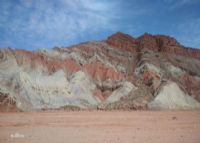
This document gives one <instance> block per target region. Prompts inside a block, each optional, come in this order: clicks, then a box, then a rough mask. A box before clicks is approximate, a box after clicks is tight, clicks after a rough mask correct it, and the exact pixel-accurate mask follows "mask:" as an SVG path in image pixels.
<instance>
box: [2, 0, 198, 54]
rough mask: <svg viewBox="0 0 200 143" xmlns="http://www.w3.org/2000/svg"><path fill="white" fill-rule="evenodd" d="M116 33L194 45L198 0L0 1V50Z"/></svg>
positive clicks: (65, 43) (66, 43) (68, 42)
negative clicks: (161, 36) (159, 36)
mask: <svg viewBox="0 0 200 143" xmlns="http://www.w3.org/2000/svg"><path fill="white" fill-rule="evenodd" d="M118 31H120V32H123V33H127V34H130V35H132V36H133V37H138V36H140V35H142V34H143V33H145V32H147V33H151V34H164V35H170V36H172V37H175V38H176V39H177V40H178V41H179V42H180V43H181V44H183V45H185V46H188V47H194V48H200V0H0V48H5V47H12V48H22V49H27V50H36V49H39V48H52V47H55V46H62V47H67V46H70V45H73V44H78V43H81V42H85V41H92V40H103V39H106V38H107V37H108V36H110V35H112V34H113V33H115V32H118Z"/></svg>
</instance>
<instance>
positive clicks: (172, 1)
mask: <svg viewBox="0 0 200 143" xmlns="http://www.w3.org/2000/svg"><path fill="white" fill-rule="evenodd" d="M164 2H165V3H167V4H168V5H169V6H170V8H171V9H174V8H180V7H182V6H185V5H188V4H195V3H196V2H199V0H164Z"/></svg>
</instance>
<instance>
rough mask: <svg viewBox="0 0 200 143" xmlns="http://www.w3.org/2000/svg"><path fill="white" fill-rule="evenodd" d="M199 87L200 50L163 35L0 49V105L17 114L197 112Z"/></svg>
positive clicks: (121, 35) (199, 97) (199, 100)
mask: <svg viewBox="0 0 200 143" xmlns="http://www.w3.org/2000/svg"><path fill="white" fill-rule="evenodd" d="M199 87H200V50H198V49H192V48H186V47H184V46H183V45H181V44H180V43H178V42H177V41H176V40H175V39H174V38H172V37H169V36H164V35H151V34H148V33H145V34H144V35H142V36H140V37H138V38H134V37H132V36H130V35H127V34H123V33H120V32H118V33H115V34H113V35H111V36H110V37H108V39H107V40H104V41H92V42H86V43H82V44H79V45H75V46H71V47H66V48H61V47H55V48H53V49H40V50H37V51H34V52H30V51H26V50H19V49H16V50H14V49H10V48H5V49H0V99H1V101H0V104H1V106H3V105H5V103H10V102H11V103H15V104H14V105H13V106H15V107H17V108H18V109H19V110H22V111H32V110H41V109H56V108H62V107H64V108H67V107H69V108H70V107H78V108H82V109H88V108H92V109H125V110H127V109H164V110H168V109H170V110H171V109H173V110H174V109H181V110H182V109H184V110H185V109H200V88H199ZM5 95H6V97H5ZM5 100H6V101H5ZM1 106H0V107H1ZM6 109H7V108H6Z"/></svg>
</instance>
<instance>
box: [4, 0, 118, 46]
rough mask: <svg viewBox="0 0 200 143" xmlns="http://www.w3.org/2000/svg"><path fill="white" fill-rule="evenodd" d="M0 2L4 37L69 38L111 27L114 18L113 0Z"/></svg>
mask: <svg viewBox="0 0 200 143" xmlns="http://www.w3.org/2000/svg"><path fill="white" fill-rule="evenodd" d="M0 3H1V4H0V9H1V12H0V17H1V18H0V28H1V29H4V31H5V33H4V37H5V36H9V35H11V34H14V35H16V37H18V39H19V38H25V39H27V38H35V39H40V38H43V39H48V40H49V41H51V40H54V41H56V39H58V40H59V39H63V38H65V39H66V40H68V39H69V40H70V39H72V38H74V37H78V36H81V33H84V32H88V33H92V32H97V31H100V30H102V29H112V28H114V27H115V26H114V22H113V21H114V20H115V18H117V16H116V13H115V8H116V6H117V5H116V3H115V2H113V1H112V2H107V1H98V0H73V1H72V0H57V1H54V0H38V1H35V0H19V1H18V2H13V1H12V0H8V1H4V0H3V1H1V2H0ZM1 42H2V41H1ZM1 42H0V43H1ZM36 43H37V42H36ZM38 46H39V45H38ZM40 46H41V45H40Z"/></svg>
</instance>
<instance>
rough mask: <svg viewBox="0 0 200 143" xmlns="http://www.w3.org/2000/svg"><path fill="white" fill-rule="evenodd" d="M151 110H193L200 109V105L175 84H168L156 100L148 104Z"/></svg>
mask: <svg viewBox="0 0 200 143" xmlns="http://www.w3.org/2000/svg"><path fill="white" fill-rule="evenodd" d="M148 107H149V108H150V109H163V110H168V109H173V110H177V109H179V110H191V109H200V103H199V102H198V101H196V100H195V99H194V98H192V97H191V96H189V95H187V93H185V92H183V91H182V90H181V89H180V87H179V86H178V85H177V84H176V83H174V82H168V83H167V84H165V85H164V86H163V87H162V88H161V90H160V91H159V93H158V95H157V96H156V98H155V99H154V100H153V101H151V102H150V103H149V104H148Z"/></svg>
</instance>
